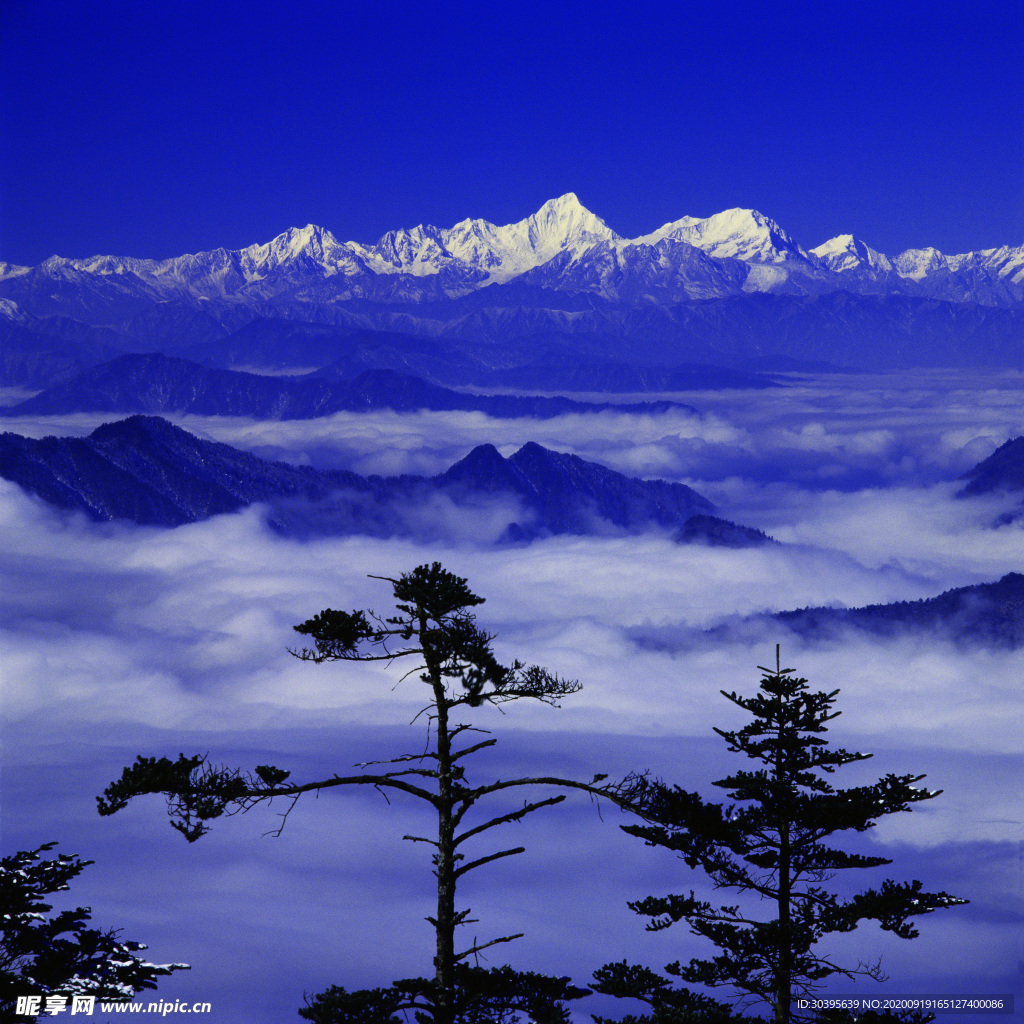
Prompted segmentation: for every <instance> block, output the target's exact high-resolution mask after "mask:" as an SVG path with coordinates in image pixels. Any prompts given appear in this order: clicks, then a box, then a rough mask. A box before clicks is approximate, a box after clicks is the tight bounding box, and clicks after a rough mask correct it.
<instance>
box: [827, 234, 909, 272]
mask: <svg viewBox="0 0 1024 1024" xmlns="http://www.w3.org/2000/svg"><path fill="white" fill-rule="evenodd" d="M811 255H812V256H816V257H817V258H818V259H819V260H820V261H821V263H823V264H824V265H825V266H826V267H828V269H829V270H832V271H835V272H836V273H839V274H841V273H843V272H844V271H862V272H863V271H871V272H874V273H876V274H878V273H882V274H889V273H891V272H892V261H891V260H890V259H889V257H888V256H884V255H882V253H880V252H875V250H874V249H872V248H871V247H870V246H868V245H865V244H864V242H862V241H861V240H860V239H859V238H854V237H853V235H836V237H835V238H830V239H829V240H828V241H827V242H823V243H822V244H821V245H819V246H817V247H816V248H814V249H811Z"/></svg>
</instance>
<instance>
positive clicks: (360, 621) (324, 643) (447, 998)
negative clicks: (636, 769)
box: [98, 562, 629, 1024]
mask: <svg viewBox="0 0 1024 1024" xmlns="http://www.w3.org/2000/svg"><path fill="white" fill-rule="evenodd" d="M373 578H375V579H381V580H384V581H386V582H387V583H389V584H391V587H392V591H393V594H394V598H395V601H396V605H395V612H396V614H394V615H391V616H388V617H382V616H379V615H377V614H375V613H374V612H371V611H353V612H344V611H336V610H333V609H330V608H328V609H325V610H323V611H321V612H320V613H319V614H317V615H315V616H314V617H313V618H311V619H308V620H307V621H305V622H303V623H301V624H299V625H297V626H296V627H295V629H296V631H297V632H298V633H300V634H302V635H304V636H307V637H309V638H310V639H311V640H312V644H313V646H312V647H311V648H305V649H301V650H293V651H292V653H293V654H294V655H295V656H296V657H298V658H301V659H302V660H304V661H309V662H314V663H317V664H321V663H323V662H334V661H357V662H367V661H384V662H394V661H402V660H404V659H411V660H412V661H413V662H414V664H415V665H416V666H417V667H414V668H413V669H411V670H410V671H409V672H408V673H406V675H407V676H408V675H411V674H414V673H416V672H418V673H419V679H420V681H421V682H422V683H423V684H424V685H425V688H426V694H425V697H426V703H425V706H424V708H423V710H422V711H421V712H420V714H426V716H427V717H428V720H429V722H430V737H431V741H430V743H429V745H428V747H427V749H426V750H424V751H423V752H422V753H418V754H404V755H400V756H398V757H392V758H387V759H385V760H382V761H376V762H369V763H366V764H362V765H358V766H357V767H358V768H361V769H367V768H373V769H375V770H373V771H370V772H361V773H359V774H354V775H340V774H335V775H332V776H330V777H329V778H326V779H320V780H315V781H312V782H305V783H293V782H291V781H289V780H290V772H288V771H285V770H283V769H280V768H277V767H275V766H272V765H258V766H257V767H256V768H255V770H254V772H252V773H250V772H242V771H240V770H237V769H229V768H223V767H218V766H214V765H211V764H209V763H208V762H207V760H206V759H205V758H204V757H203V756H198V755H197V756H193V757H186V756H185V755H180V756H179V758H178V760H177V761H176V762H172V761H170V760H168V759H167V758H161V759H160V760H157V759H155V758H143V757H140V758H138V759H137V760H136V763H135V764H134V765H132V766H131V767H129V768H125V769H124V772H123V774H122V776H121V778H120V779H119V780H117V781H116V782H114V783H112V784H111V785H110V786H108V787H107V789H106V790H105V791H104V793H103V796H101V797H100V798H98V803H99V811H100V813H101V814H113V813H115V812H116V811H118V810H120V809H121V808H123V807H124V806H125V805H126V804H127V802H128V801H129V800H130V799H131V798H133V797H135V796H139V795H142V794H145V793H163V794H165V795H166V797H167V800H168V809H169V813H170V816H171V824H172V826H173V827H174V828H176V829H177V830H178V831H180V832H181V833H182V834H183V835H184V836H185V837H186V839H188V840H189V841H190V842H193V841H195V840H196V839H198V838H199V837H200V836H202V835H203V834H204V833H205V832H206V831H208V829H209V825H208V824H207V822H209V821H210V820H212V819H215V818H217V817H219V816H220V815H222V814H224V813H231V812H233V811H237V810H247V809H249V808H251V807H253V806H255V805H256V804H260V803H263V802H266V801H270V800H273V799H275V798H281V799H285V800H287V801H289V804H288V809H287V810H286V811H285V813H284V814H283V815H282V818H283V819H285V820H286V819H287V815H288V813H289V812H290V810H291V808H292V806H294V803H295V801H297V800H298V799H299V798H300V797H301V796H302V795H303V794H304V793H319V792H321V791H324V790H328V789H332V788H335V787H341V786H352V785H369V786H374V787H377V788H378V789H380V790H382V791H395V792H401V793H404V794H406V795H408V796H411V797H414V798H416V799H419V800H423V801H425V802H426V803H428V804H430V805H431V806H432V807H433V808H434V810H435V811H436V814H437V831H436V833H435V834H434V835H430V836H412V835H410V836H405V837H403V838H405V839H408V840H410V841H412V842H415V843H424V844H426V845H427V846H430V847H432V848H433V854H432V859H433V864H434V875H435V877H436V881H437V910H436V913H435V914H434V915H432V916H431V917H429V918H428V919H427V920H428V921H429V922H430V923H431V925H432V926H433V928H434V933H435V940H436V943H435V944H436V952H435V956H434V969H435V977H434V979H433V980H432V981H431V982H423V983H422V984H420V983H418V982H417V983H408V984H407V989H408V991H406V990H402V991H399V990H398V989H397V988H396V989H391V990H363V991H362V993H360V994H355V993H346V992H345V991H344V989H337V990H335V992H334V997H335V998H334V999H333V1002H332V1000H331V999H328V998H327V994H326V993H325V994H324V996H323V997H317V999H318V1002H317V1003H316V1004H315V1008H317V1009H318V1012H322V1013H328V1012H329V1011H330V1012H334V1011H333V1010H331V1007H332V1006H333V1007H335V1008H336V1009H337V1012H338V1013H342V1014H343V1015H341V1016H337V1015H336V1016H335V1018H327V1017H321V1018H320V1019H336V1020H339V1021H341V1020H352V1021H357V1020H366V1021H369V1020H377V1019H378V1018H379V1019H380V1020H383V1021H387V1020H388V1019H390V1013H391V1010H387V1008H388V1007H391V1008H392V1009H403V1008H415V1009H418V1010H419V1011H420V1012H421V1013H422V1012H426V1011H424V1010H423V1007H424V1005H428V1006H429V1016H428V1018H427V1019H429V1020H431V1021H433V1022H434V1024H453V1022H455V1021H466V1020H470V1019H471V1018H472V1014H471V1013H470V1009H469V1008H471V1007H473V1006H477V1007H479V1005H481V1003H480V999H482V998H484V997H485V996H486V992H483V993H482V990H481V986H483V989H488V987H489V988H490V989H491V990H493V989H494V985H495V984H496V981H495V979H494V978H493V977H491V978H489V979H488V978H486V977H485V975H487V974H488V972H486V971H485V972H482V973H481V972H477V973H475V974H474V973H472V972H470V973H466V972H465V971H463V973H462V975H461V977H462V979H463V980H462V981H461V983H460V982H459V975H458V972H459V971H460V969H462V968H465V967H467V966H468V965H467V961H468V959H469V958H470V957H476V955H477V954H479V953H480V952H481V951H482V950H484V949H487V948H489V947H491V946H494V945H497V944H499V943H507V942H511V941H512V940H513V939H516V938H519V937H520V935H519V934H510V935H501V936H498V937H496V938H493V939H490V940H488V941H485V942H479V943H478V942H476V941H474V942H473V944H472V945H470V946H469V947H468V948H465V949H458V948H457V946H456V942H455V933H456V929H457V928H458V927H459V926H460V925H463V924H467V923H470V922H471V921H472V920H474V919H471V918H470V916H469V915H470V913H471V911H470V909H469V908H458V907H457V903H456V889H457V885H458V883H459V881H460V880H461V879H462V878H463V877H464V876H465V875H466V874H467V873H468V872H470V871H475V870H476V869H478V868H481V867H483V866H485V865H488V864H492V863H493V862H495V861H497V860H499V859H502V858H505V857H510V856H514V855H516V854H520V853H523V852H524V848H523V847H521V846H517V847H511V848H506V849H499V850H496V851H493V852H486V853H482V854H480V855H470V854H468V853H467V852H466V851H468V850H469V849H470V848H471V846H472V843H471V841H472V840H474V839H476V838H477V837H478V836H481V835H482V834H483V833H485V832H488V831H489V830H490V829H493V828H496V827H498V826H500V825H505V824H508V823H511V822H515V821H519V820H521V819H522V818H523V817H525V816H526V815H527V814H530V813H532V812H533V811H536V810H539V809H540V808H542V807H549V806H552V805H554V804H558V803H560V802H561V801H563V800H564V799H565V793H555V794H553V795H548V796H540V797H538V798H537V799H533V800H530V801H527V802H525V803H523V804H522V805H521V806H519V807H516V808H515V809H513V810H507V809H502V810H501V811H500V812H499V813H496V814H493V815H492V816H490V817H487V816H486V815H485V816H484V818H483V820H477V819H476V818H475V817H474V816H473V815H472V814H471V812H474V811H475V810H477V808H478V805H480V804H481V803H483V802H485V801H487V799H488V798H491V797H495V796H497V795H499V794H506V795H507V794H508V791H510V790H512V791H514V790H518V789H520V788H522V787H530V788H535V787H538V786H545V787H557V788H560V789H566V788H568V789H579V790H583V791H585V792H587V793H589V794H591V795H593V796H606V797H608V798H610V799H612V800H614V801H615V802H616V803H619V804H624V803H627V802H628V798H629V794H628V792H627V789H626V788H623V786H622V785H619V786H613V785H602V783H603V780H604V779H605V776H603V775H597V776H594V777H593V779H591V780H590V781H589V782H580V781H574V780H569V779H561V778H553V777H529V778H515V779H495V780H492V781H489V782H476V783H471V782H470V781H469V777H468V774H467V767H466V763H465V762H466V759H467V758H468V757H470V755H472V754H475V753H478V752H479V751H482V750H484V749H486V748H488V747H491V746H493V745H494V744H495V743H496V742H497V740H496V739H494V738H493V737H491V736H490V735H489V733H488V731H487V730H486V729H482V728H480V727H479V726H476V725H473V724H470V722H468V721H459V720H456V718H455V717H454V716H455V715H458V714H462V713H464V712H466V711H468V710H469V709H473V708H477V707H479V706H481V705H485V704H488V705H494V706H501V705H504V704H507V703H509V702H511V701H515V700H520V699H533V700H537V701H540V702H542V703H545V704H549V705H554V706H557V705H558V701H559V699H560V698H562V697H564V696H567V695H569V694H572V693H574V692H576V691H577V690H578V689H579V684H578V683H577V682H573V681H569V680H565V679H561V678H559V677H558V676H556V675H553V674H551V673H549V672H548V671H546V670H545V669H543V668H540V667H538V666H536V665H533V666H526V665H523V664H522V663H520V662H518V661H515V662H513V663H512V664H511V665H507V666H506V665H502V664H500V663H499V662H498V661H497V659H496V657H495V655H494V652H493V650H492V647H491V642H492V640H493V639H494V638H493V636H492V635H491V634H489V633H487V632H485V631H484V630H482V629H481V628H480V627H479V626H478V625H477V623H476V619H475V617H474V615H473V613H472V612H471V611H470V609H471V608H473V607H475V606H476V605H479V604H482V603H483V598H481V597H478V596H477V595H476V594H474V593H473V592H472V591H471V590H470V589H469V588H468V587H467V585H466V580H465V579H462V578H461V577H458V576H455V575H453V574H452V573H450V572H448V571H447V570H445V569H443V568H442V566H441V565H440V563H438V562H434V563H433V564H432V565H421V566H419V567H418V568H416V569H414V570H413V571H412V572H409V573H404V574H403V575H401V576H400V577H399V578H397V579H393V578H391V577H383V576H382V577H373ZM403 678H404V677H403ZM417 717H418V716H417ZM471 821H472V823H471ZM282 828H283V824H282ZM279 832H280V829H279V830H278V833H279ZM467 857H471V859H468V860H467ZM498 980H499V981H500V980H501V979H498ZM503 984H504V983H503ZM410 986H411V987H410ZM499 988H501V986H499ZM513 989H514V986H513ZM534 989H535V991H540V990H538V989H536V986H534ZM413 990H415V993H414V994H410V993H411V992H412V991H413ZM502 991H506V992H507V991H512V990H509V988H508V985H505V986H504V989H502ZM560 991H561V992H562V995H560V996H557V997H556V996H554V995H552V996H551V998H550V999H549V1004H551V1005H553V1002H555V1003H556V1002H558V1001H559V1000H563V999H566V998H573V996H572V995H571V994H569V992H570V990H569V988H566V987H565V986H563V987H562V989H561V990H560ZM575 991H576V992H578V993H579V994H583V991H584V990H575ZM403 992H405V994H404V995H403ZM551 992H554V990H553V989H552V990H551ZM381 993H383V995H382V994H381ZM492 994H493V992H492ZM513 994H514V993H513ZM549 994H550V993H549ZM502 998H504V997H502ZM517 998H518V997H517ZM360 999H363V1000H364V1003H363V1004H360ZM366 1000H369V1002H368V1003H367V1002H366ZM353 1001H354V1003H355V1004H360V1005H361V1006H362V1008H361V1009H360V1010H359V1011H358V1012H356V1011H355V1010H353ZM552 1001H553V1002H552ZM513 1002H514V1000H513ZM527 1002H528V1000H527ZM506 1003H507V1000H506ZM521 1003H522V1005H523V1006H525V1005H526V1002H522V1001H521ZM371 1004H372V1005H371ZM495 1005H496V1004H495ZM508 1005H512V1004H508ZM385 1010H387V1012H385ZM473 1012H475V1011H473ZM345 1014H347V1016H346V1015H345ZM467 1014H470V1015H469V1016H467ZM312 1019H316V1018H312Z"/></svg>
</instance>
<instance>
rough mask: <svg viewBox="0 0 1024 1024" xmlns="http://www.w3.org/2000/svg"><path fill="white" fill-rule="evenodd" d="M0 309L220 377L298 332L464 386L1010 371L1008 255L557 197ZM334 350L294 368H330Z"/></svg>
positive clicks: (115, 278) (318, 231)
mask: <svg viewBox="0 0 1024 1024" xmlns="http://www.w3.org/2000/svg"><path fill="white" fill-rule="evenodd" d="M0 295H2V296H3V297H4V299H5V302H4V304H3V306H2V308H0V330H2V331H3V332H6V333H7V334H8V335H11V334H12V333H17V332H15V328H16V327H17V328H18V329H19V330H20V332H21V333H20V334H19V335H18V336H19V338H21V343H22V344H24V343H25V340H26V337H27V335H26V334H25V332H26V331H27V332H29V334H35V335H36V336H41V337H56V338H59V340H60V341H61V342H65V343H66V342H72V341H74V342H75V343H76V344H84V343H85V340H86V336H87V335H88V334H89V332H88V331H87V330H86V328H88V327H91V328H94V329H95V332H99V333H95V332H94V333H93V334H92V335H91V336H89V337H88V339H87V340H88V343H90V344H91V343H95V342H97V341H99V340H100V339H101V337H102V338H103V339H108V340H109V338H110V337H112V338H113V339H114V340H115V344H116V347H118V348H120V350H121V351H163V352H172V351H174V352H180V354H191V355H192V357H193V358H195V357H196V351H195V350H196V347H197V346H204V345H205V346H208V347H209V348H208V351H207V358H209V359H211V360H213V361H219V362H220V364H221V365H232V366H235V367H239V366H245V365H257V364H256V363H255V361H254V359H252V358H249V359H247V358H246V353H245V352H244V351H242V352H238V351H237V346H235V353H234V356H233V359H234V360H235V361H234V362H233V363H228V362H227V361H226V359H225V357H224V356H223V353H221V355H219V356H218V355H217V352H218V351H219V349H218V347H220V350H222V349H223V346H224V345H225V343H226V340H227V339H229V338H230V337H231V336H232V335H234V334H236V332H240V331H242V330H244V329H245V327H246V326H247V325H248V324H250V323H253V322H256V321H262V322H264V323H267V322H273V323H275V324H278V325H280V324H282V323H284V324H288V323H291V324H293V325H294V324H296V323H304V324H316V325H319V326H323V327H326V328H328V330H327V332H326V334H330V333H331V331H333V332H335V333H334V335H333V336H334V340H335V341H338V340H339V339H340V337H341V336H345V337H351V336H352V335H353V334H356V333H359V332H364V333H365V332H378V333H385V334H388V335H393V336H396V337H402V338H406V339H408V338H415V339H418V340H419V341H420V342H422V343H425V344H426V347H428V348H430V349H432V350H433V351H434V352H435V354H436V353H437V352H438V351H439V350H443V349H445V348H446V347H449V346H451V345H454V346H455V347H456V348H457V349H463V348H465V349H467V350H472V349H473V347H474V346H475V347H477V348H478V347H480V346H481V345H483V346H484V347H485V348H486V347H487V346H506V345H511V351H506V352H490V353H488V354H487V355H486V356H483V357H478V358H477V359H476V362H477V363H481V364H489V365H482V366H479V367H477V368H476V369H478V370H480V371H481V372H482V371H484V370H487V369H490V370H495V369H500V368H501V367H502V366H504V367H506V368H508V367H514V366H521V365H524V363H528V362H531V361H537V360H538V359H540V358H541V356H542V355H543V354H544V353H546V352H550V351H551V350H552V349H555V350H556V351H567V352H571V353H572V354H573V355H575V356H577V357H587V358H591V359H593V358H600V359H604V360H616V359H617V360H619V361H621V360H622V356H623V354H624V352H629V353H630V355H631V359H630V362H631V363H632V364H634V365H644V366H653V365H664V366H672V365H677V364H679V363H684V362H689V363H695V362H696V363H709V364H717V365H725V366H730V367H733V368H740V369H742V368H745V366H746V365H747V364H748V363H749V362H750V361H752V360H763V359H765V358H766V357H775V358H777V359H779V360H781V361H785V360H787V359H788V360H805V361H806V360H810V361H819V362H820V361H825V362H829V363H832V364H839V365H844V366H853V367H863V368H883V367H887V366H908V365H910V366H914V365H976V364H980V365H999V366H1003V365H1007V366H1017V365H1020V364H1021V363H1022V362H1024V322H1022V318H1024V312H1022V311H1024V246H1003V247H1001V248H997V249H990V250H984V251H982V252H974V253H964V254H958V255H953V256H949V255H944V254H942V253H939V252H937V251H936V250H934V249H920V250H917V249H915V250H908V251H906V252H903V253H899V254H897V255H894V256H889V255H885V254H882V253H879V252H877V251H875V250H873V249H872V248H871V247H870V246H869V245H867V244H866V243H865V242H864V241H862V240H860V239H856V238H853V237H852V236H850V235H839V236H837V237H835V238H833V239H830V240H828V241H826V242H824V243H822V244H821V245H818V246H816V247H814V248H810V249H806V248H804V247H803V246H802V245H800V244H799V243H798V242H797V241H796V240H795V239H794V238H793V237H792V236H791V235H789V234H788V233H787V232H786V231H785V229H784V228H782V227H781V226H780V225H779V224H777V223H776V222H775V221H773V220H771V219H770V218H768V217H766V216H764V215H762V214H760V213H758V212H757V211H754V210H741V209H736V210H727V211H724V212H722V213H718V214H714V215H713V216H711V217H705V218H695V217H683V218H681V219H680V220H677V221H673V222H671V223H668V224H665V225H663V226H662V227H661V228H659V229H657V230H656V231H653V232H650V233H649V234H646V235H643V236H640V237H639V238H635V239H626V238H622V237H621V236H619V235H617V234H616V233H615V232H614V231H613V230H612V229H611V228H609V227H608V226H607V225H606V224H605V223H604V222H603V221H602V220H601V219H600V218H599V217H597V216H596V215H594V214H593V213H591V212H590V211H589V210H587V209H586V208H585V207H583V206H582V204H581V203H580V202H579V200H578V199H577V198H576V196H575V195H573V194H572V193H569V194H567V195H564V196H561V197H559V198H558V199H553V200H551V201H549V202H547V203H545V204H544V206H542V207H541V209H540V210H538V211H537V213H535V214H533V215H532V216H530V217H528V218H526V219H525V220H522V221H519V222H517V223H515V224H507V225H503V226H499V225H494V224H491V223H489V222H487V221H483V220H464V221H462V222H460V223H459V224H456V225H455V226H453V227H451V228H437V227H433V226H431V225H419V226H417V227H415V228H411V229H401V230H395V231H391V232H388V233H387V234H386V235H384V236H383V237H382V238H380V239H378V240H377V241H376V242H375V243H373V244H363V243H358V242H342V241H339V240H338V239H337V238H335V237H334V236H333V235H332V234H331V233H330V232H329V231H327V230H325V229H324V228H321V227H317V226H314V225H307V226H306V227H304V228H291V229H289V230H288V231H286V232H284V233H283V234H281V235H279V236H278V237H277V238H275V239H273V240H271V241H270V242H267V243H264V244H259V245H252V246H249V247H248V248H246V249H241V250H233V251H229V250H225V249H216V250H213V251H211V252H205V253H198V254H195V255H186V256H180V257H175V258H173V259H168V260H162V261H154V260H138V259H131V258H127V257H114V256H95V257H90V258H88V259H65V258H61V257H56V256H54V257H51V258H50V259H49V260H46V261H44V262H43V263H41V264H39V265H38V266H37V267H31V268H29V267H16V266H11V265H9V264H4V265H2V266H0ZM755 300H762V301H761V302H760V303H758V302H756V301H755ZM768 300H771V301H768ZM54 318H64V319H65V320H70V321H72V322H74V323H75V324H78V325H79V326H78V327H76V328H74V330H73V331H71V330H69V328H68V325H67V324H65V325H64V327H59V326H58V325H57V324H56V322H55V321H54ZM41 321H48V323H45V324H43V323H41ZM275 329H281V328H275ZM75 331H77V335H78V337H77V340H76V338H74V337H72V335H73V334H74V333H75ZM339 332H340V334H339ZM300 333H301V332H300ZM238 340H241V339H238ZM306 340H307V341H308V340H309V336H308V335H307V336H306ZM321 340H326V339H325V338H324V337H322V338H321ZM37 348H38V347H37ZM185 349H188V350H189V352H188V353H186V352H185ZM338 349H339V346H338V345H335V346H334V347H333V348H330V347H329V350H328V351H321V353H320V356H319V358H318V359H317V360H316V361H315V362H314V364H313V365H314V366H315V365H325V364H327V363H329V362H333V361H334V360H335V359H337V358H338V357H339V356H340V355H341V352H340V351H339V350H338ZM292 358H293V360H297V359H298V354H297V353H296V354H294V355H293V356H292ZM467 358H468V361H469V362H470V363H472V362H473V361H474V360H473V359H472V358H471V357H470V356H467ZM965 360H966V361H967V362H964V361H965ZM259 365H266V364H259ZM289 365H292V366H294V365H297V363H296V362H294V361H293V362H292V363H290V364H289ZM309 368H312V366H310V367H309ZM364 368H379V365H378V366H375V367H364ZM392 368H398V367H392ZM20 372H21V373H22V375H23V376H24V375H26V374H30V373H31V370H30V368H28V367H27V366H22V367H21V371H20ZM444 382H445V383H453V382H454V379H453V378H451V377H448V378H444Z"/></svg>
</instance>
